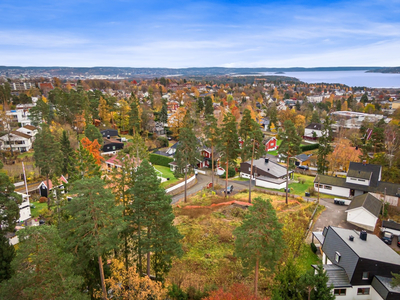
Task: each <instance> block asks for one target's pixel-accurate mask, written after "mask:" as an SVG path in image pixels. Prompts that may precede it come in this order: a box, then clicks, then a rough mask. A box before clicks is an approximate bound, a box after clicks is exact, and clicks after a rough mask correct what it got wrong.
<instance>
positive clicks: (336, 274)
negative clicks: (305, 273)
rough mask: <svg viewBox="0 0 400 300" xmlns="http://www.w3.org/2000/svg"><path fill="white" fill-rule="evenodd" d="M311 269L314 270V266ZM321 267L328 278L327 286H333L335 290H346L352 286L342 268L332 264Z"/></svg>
mask: <svg viewBox="0 0 400 300" xmlns="http://www.w3.org/2000/svg"><path fill="white" fill-rule="evenodd" d="M313 267H314V268H315V267H316V266H313ZM323 267H324V270H325V271H326V275H328V277H329V279H328V282H327V286H330V285H333V287H335V288H347V287H351V286H352V285H351V284H350V282H349V277H348V276H347V274H346V271H345V270H344V269H343V268H342V267H339V266H337V265H333V264H331V265H324V266H323Z"/></svg>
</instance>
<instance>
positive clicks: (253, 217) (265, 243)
mask: <svg viewBox="0 0 400 300" xmlns="http://www.w3.org/2000/svg"><path fill="white" fill-rule="evenodd" d="M281 229H282V225H281V224H280V223H279V221H278V218H277V216H276V212H275V209H274V208H273V206H272V204H271V201H270V200H269V199H267V200H265V199H263V198H261V197H257V198H255V199H254V203H253V206H250V207H249V213H248V214H246V215H245V217H244V220H243V222H242V224H241V225H240V226H239V227H237V228H236V229H235V231H234V232H233V234H234V236H235V237H236V240H235V255H236V256H237V257H239V258H240V259H241V261H242V264H243V266H244V267H245V268H246V269H247V270H249V269H254V273H255V274H254V294H255V295H257V291H258V273H259V269H260V267H261V268H262V269H266V270H269V271H272V270H273V269H274V267H275V264H276V262H277V261H278V260H279V258H280V255H281V254H282V249H283V248H284V241H283V239H282V232H281Z"/></svg>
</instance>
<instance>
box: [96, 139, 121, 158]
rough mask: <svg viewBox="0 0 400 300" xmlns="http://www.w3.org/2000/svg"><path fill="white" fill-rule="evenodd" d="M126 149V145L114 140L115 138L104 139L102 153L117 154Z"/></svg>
mask: <svg viewBox="0 0 400 300" xmlns="http://www.w3.org/2000/svg"><path fill="white" fill-rule="evenodd" d="M122 149H124V143H123V142H121V141H119V140H116V139H113V138H110V137H108V138H103V147H102V148H101V151H102V152H103V153H107V154H109V153H112V154H115V153H116V152H117V151H119V150H122Z"/></svg>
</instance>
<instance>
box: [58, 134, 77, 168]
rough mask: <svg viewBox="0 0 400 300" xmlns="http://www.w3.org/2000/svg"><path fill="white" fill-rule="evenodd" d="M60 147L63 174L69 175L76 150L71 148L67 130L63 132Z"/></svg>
mask: <svg viewBox="0 0 400 300" xmlns="http://www.w3.org/2000/svg"><path fill="white" fill-rule="evenodd" d="M60 147H61V152H62V162H61V173H62V174H63V175H67V174H68V170H69V168H70V166H71V165H72V160H73V157H74V149H72V147H71V143H70V141H69V137H68V133H67V132H66V131H65V130H63V133H62V136H61V141H60Z"/></svg>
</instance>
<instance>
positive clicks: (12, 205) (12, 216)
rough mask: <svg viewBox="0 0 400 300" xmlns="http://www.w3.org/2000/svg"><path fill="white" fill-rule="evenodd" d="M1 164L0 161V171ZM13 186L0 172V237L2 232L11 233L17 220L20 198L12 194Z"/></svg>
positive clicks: (6, 176)
mask: <svg viewBox="0 0 400 300" xmlns="http://www.w3.org/2000/svg"><path fill="white" fill-rule="evenodd" d="M2 168H3V163H2V162H1V161H0V170H1V169H2ZM14 189H15V186H14V184H12V183H11V181H10V177H8V175H7V174H6V173H4V172H2V171H1V172H0V211H1V213H0V229H1V231H0V235H1V234H4V232H13V231H14V229H15V225H16V223H17V221H18V219H19V207H18V204H20V203H21V197H20V196H19V195H18V194H17V193H14Z"/></svg>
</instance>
